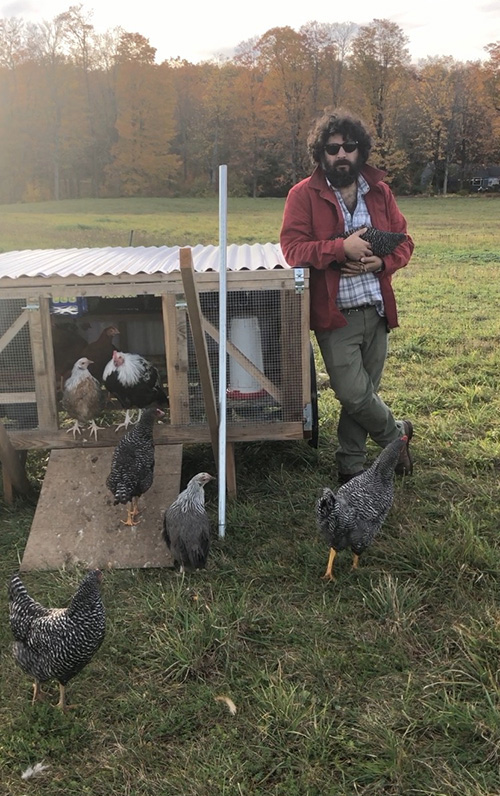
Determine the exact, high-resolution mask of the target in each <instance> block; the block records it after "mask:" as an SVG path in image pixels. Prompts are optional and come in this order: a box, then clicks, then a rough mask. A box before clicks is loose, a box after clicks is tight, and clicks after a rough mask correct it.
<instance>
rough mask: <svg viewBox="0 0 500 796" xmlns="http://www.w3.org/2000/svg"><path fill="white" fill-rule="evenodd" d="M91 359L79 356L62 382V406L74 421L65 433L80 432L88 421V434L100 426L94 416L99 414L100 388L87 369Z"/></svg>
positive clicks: (94, 431)
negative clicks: (67, 376) (67, 377)
mask: <svg viewBox="0 0 500 796" xmlns="http://www.w3.org/2000/svg"><path fill="white" fill-rule="evenodd" d="M90 364H91V360H90V359H87V357H81V358H80V359H78V360H77V361H76V362H75V364H74V365H73V370H72V371H71V376H70V377H69V379H67V380H66V381H65V383H64V390H63V396H62V406H63V409H65V410H66V412H67V413H68V415H69V416H70V417H72V418H73V420H74V421H75V422H74V423H73V425H72V426H71V428H69V429H68V431H67V433H68V434H69V433H70V431H71V432H73V439H75V436H76V434H81V433H82V428H83V424H84V423H89V430H90V436H92V434H94V436H95V438H96V440H97V432H98V430H99V428H100V426H98V425H96V422H95V420H94V418H95V416H96V415H97V414H99V411H100V409H101V405H102V389H101V385H100V383H99V382H98V381H97V379H95V378H94V376H92V374H91V373H90V371H89V365H90Z"/></svg>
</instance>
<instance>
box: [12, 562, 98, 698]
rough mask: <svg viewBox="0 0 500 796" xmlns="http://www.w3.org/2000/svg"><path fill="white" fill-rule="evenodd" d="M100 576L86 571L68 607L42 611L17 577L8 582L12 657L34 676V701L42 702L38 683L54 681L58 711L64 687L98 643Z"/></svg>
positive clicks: (89, 656) (96, 647) (88, 659)
mask: <svg viewBox="0 0 500 796" xmlns="http://www.w3.org/2000/svg"><path fill="white" fill-rule="evenodd" d="M101 579H102V574H101V572H100V571H99V570H98V569H95V570H93V571H92V572H89V573H88V574H87V575H86V577H85V578H84V579H83V581H82V582H81V584H80V586H79V587H78V590H77V591H76V593H75V595H74V597H73V599H72V600H71V603H70V604H69V606H68V607H67V608H45V607H44V606H43V605H41V604H40V603H39V602H36V600H34V599H33V598H32V597H30V595H29V594H28V592H27V590H26V587H25V586H24V584H23V582H22V580H21V578H20V577H19V575H13V576H12V578H11V580H10V584H9V619H10V627H11V630H12V634H13V636H14V638H15V642H14V644H13V654H14V658H15V660H16V661H17V663H18V664H19V666H20V667H21V669H22V670H23V671H24V672H26V674H29V675H31V677H33V678H34V680H35V683H34V686H33V703H34V702H35V701H37V700H39V699H42V692H41V687H40V686H41V683H45V682H47V680H52V679H55V680H57V681H58V683H59V702H58V704H57V707H59V708H61V709H62V710H64V709H65V708H66V707H67V705H66V685H67V683H68V682H69V681H70V680H71V679H72V678H73V677H75V675H77V674H78V673H79V672H80V671H81V670H82V669H83V668H84V667H85V666H86V665H87V664H88V663H89V661H90V660H91V659H92V658H93V656H94V655H95V653H96V652H97V650H98V649H99V647H100V646H101V644H102V641H103V639H104V634H105V629H106V615H105V610H104V605H103V602H102V599H101V594H100V588H99V586H100V582H101Z"/></svg>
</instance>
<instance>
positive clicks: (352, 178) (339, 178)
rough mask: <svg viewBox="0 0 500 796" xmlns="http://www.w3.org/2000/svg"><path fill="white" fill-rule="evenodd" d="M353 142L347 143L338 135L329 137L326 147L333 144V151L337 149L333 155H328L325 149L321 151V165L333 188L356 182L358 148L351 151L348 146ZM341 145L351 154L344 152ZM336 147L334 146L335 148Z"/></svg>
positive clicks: (358, 169)
mask: <svg viewBox="0 0 500 796" xmlns="http://www.w3.org/2000/svg"><path fill="white" fill-rule="evenodd" d="M355 143H356V142H355V141H347V140H345V139H344V137H343V136H342V135H340V133H336V134H335V135H331V136H330V137H329V138H328V141H327V143H326V146H327V147H330V145H331V144H333V145H334V146H333V149H338V151H337V152H336V153H335V154H329V153H328V152H327V150H326V148H325V149H324V150H323V155H322V157H321V165H322V166H323V170H324V172H325V174H326V176H327V177H328V179H329V180H330V182H331V184H332V185H333V186H334V188H345V187H346V186H348V185H352V183H353V182H356V180H357V179H358V175H359V172H360V168H361V166H360V163H359V151H358V147H357V145H356V147H355V148H354V149H353V147H352V146H349V144H351V145H354V144H355ZM343 144H346V145H347V148H348V149H352V151H351V152H346V150H345V149H344V147H343ZM335 145H336V146H335Z"/></svg>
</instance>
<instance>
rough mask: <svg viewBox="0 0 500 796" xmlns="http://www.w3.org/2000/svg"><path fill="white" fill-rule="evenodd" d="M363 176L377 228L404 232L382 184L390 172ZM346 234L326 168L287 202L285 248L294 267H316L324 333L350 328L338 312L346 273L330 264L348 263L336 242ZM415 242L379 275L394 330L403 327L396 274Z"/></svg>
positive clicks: (315, 325)
mask: <svg viewBox="0 0 500 796" xmlns="http://www.w3.org/2000/svg"><path fill="white" fill-rule="evenodd" d="M361 173H362V175H363V177H364V178H365V180H366V181H367V183H368V185H369V186H370V190H369V191H368V193H366V194H365V196H364V199H365V202H366V206H367V208H368V212H369V213H370V217H371V222H372V226H374V227H377V229H382V230H387V231H390V232H404V233H405V234H407V230H406V220H405V218H404V216H403V215H402V213H401V212H400V210H399V208H398V206H397V204H396V200H395V199H394V195H393V193H392V191H391V189H390V188H389V186H388V185H386V183H385V182H382V177H383V176H384V172H383V171H380V169H376V168H374V167H373V166H368V165H365V166H363V168H362V169H361ZM343 233H344V217H343V215H342V210H341V209H340V206H339V203H338V201H337V197H336V196H335V193H334V191H332V189H331V188H330V187H329V186H328V184H327V182H326V179H325V176H324V172H323V170H322V168H321V166H318V167H317V168H316V169H315V170H314V172H313V173H312V175H311V176H310V177H307V178H306V179H305V180H302V182H299V183H297V185H294V187H293V188H292V189H291V190H290V192H289V194H288V197H287V200H286V202H285V210H284V214H283V224H282V227H281V235H280V243H281V248H282V251H283V254H284V256H285V259H286V261H287V263H288V264H289V265H291V266H292V267H296V268H298V267H303V266H310V267H311V270H310V283H309V284H310V301H311V329H314V330H315V331H321V330H325V329H336V328H338V327H340V326H345V325H346V323H347V321H346V320H345V318H344V316H343V315H342V313H341V312H340V310H339V309H338V307H337V305H336V303H335V299H336V297H337V292H338V287H339V280H340V272H339V271H338V270H334V269H333V268H330V267H329V266H330V263H332V262H337V263H343V262H345V259H346V257H345V253H344V241H343V239H342V238H337V239H336V240H330V238H331V237H332V235H342V234H343ZM413 247H414V244H413V241H412V239H411V237H410V236H409V235H408V237H407V240H406V241H403V243H400V244H399V246H397V247H396V249H395V251H394V252H393V253H392V254H389V255H387V256H386V257H384V265H385V268H384V270H383V271H381V272H380V273H379V274H376V276H377V277H378V278H379V280H380V288H381V291H382V298H383V299H384V307H385V314H386V319H387V323H388V326H389V328H393V327H395V326H397V325H398V315H397V310H396V301H395V298H394V292H393V290H392V286H391V278H392V274H393V273H394V272H395V271H397V270H398V268H403V267H404V266H405V265H406V264H407V263H408V261H409V259H410V257H411V254H412V252H413Z"/></svg>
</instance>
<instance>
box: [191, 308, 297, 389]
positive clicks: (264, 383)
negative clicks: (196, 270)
mask: <svg viewBox="0 0 500 796" xmlns="http://www.w3.org/2000/svg"><path fill="white" fill-rule="evenodd" d="M202 325H203V329H204V331H205V332H207V334H209V335H210V337H212V338H213V340H215V342H216V343H218V342H219V337H220V336H219V330H218V329H216V328H215V326H214V325H213V324H211V323H210V321H208V320H207V319H206V318H203V319H202ZM226 350H227V353H228V354H229V355H230V356H232V357H233V358H234V359H235V360H236V362H237V363H238V364H239V365H241V367H242V368H243V370H246V371H247V373H250V375H251V376H253V378H254V379H255V380H256V381H257V382H258V383H259V384H260V386H261V387H262V388H263V389H264V390H266V392H268V393H269V395H272V397H273V398H274V399H275V400H276V401H277V402H278V403H279V404H280V403H281V400H282V399H281V390H280V388H279V387H278V386H277V385H276V384H273V382H272V381H271V380H270V379H268V378H267V376H266V375H265V373H262V371H261V370H259V369H258V368H257V367H256V366H255V365H254V363H253V362H252V361H251V360H250V359H248V357H247V356H245V354H244V353H243V352H242V351H240V349H239V348H237V347H236V346H235V345H234V343H232V342H231V340H227V341H226Z"/></svg>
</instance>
